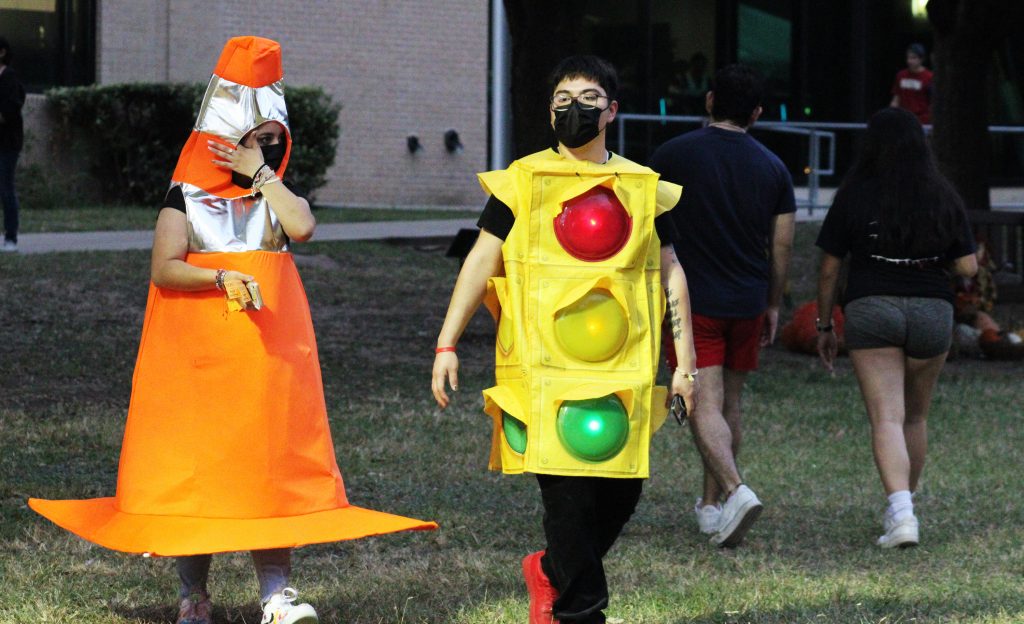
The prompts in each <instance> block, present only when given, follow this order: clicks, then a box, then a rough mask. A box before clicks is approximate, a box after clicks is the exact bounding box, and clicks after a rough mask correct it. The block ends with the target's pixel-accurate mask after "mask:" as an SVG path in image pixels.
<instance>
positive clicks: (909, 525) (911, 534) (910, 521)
mask: <svg viewBox="0 0 1024 624" xmlns="http://www.w3.org/2000/svg"><path fill="white" fill-rule="evenodd" d="M882 528H883V529H885V535H883V536H881V537H879V538H878V541H876V542H875V543H876V544H878V545H879V546H881V547H882V548H909V547H911V546H917V543H918V541H920V540H919V537H920V536H919V526H918V522H917V518H916V517H914V514H910V515H908V516H905V517H903V518H901V519H900V520H895V519H893V518H891V517H890V516H889V515H888V514H887V515H886V516H885V519H884V520H883V521H882Z"/></svg>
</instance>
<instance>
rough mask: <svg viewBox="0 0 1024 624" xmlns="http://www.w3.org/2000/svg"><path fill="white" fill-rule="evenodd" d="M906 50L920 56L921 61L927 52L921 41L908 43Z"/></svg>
mask: <svg viewBox="0 0 1024 624" xmlns="http://www.w3.org/2000/svg"><path fill="white" fill-rule="evenodd" d="M907 52H912V53H913V54H916V55H917V56H918V58H920V59H921V60H922V61H923V60H924V57H925V54H927V52H926V51H925V49H924V44H921V43H912V44H910V45H908V46H907Z"/></svg>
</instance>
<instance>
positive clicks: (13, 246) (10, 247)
mask: <svg viewBox="0 0 1024 624" xmlns="http://www.w3.org/2000/svg"><path fill="white" fill-rule="evenodd" d="M0 250H2V251H5V252H7V253H14V252H16V251H18V243H16V242H14V241H12V240H5V241H4V246H3V247H0Z"/></svg>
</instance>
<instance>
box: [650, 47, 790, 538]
mask: <svg viewBox="0 0 1024 624" xmlns="http://www.w3.org/2000/svg"><path fill="white" fill-rule="evenodd" d="M761 91H762V82H761V79H760V77H759V76H758V75H757V74H756V73H755V72H754V71H753V70H752V69H750V68H747V67H744V66H742V65H729V66H727V67H724V68H722V69H721V70H719V71H718V73H717V74H716V75H715V81H714V90H713V91H710V92H709V93H708V94H707V98H706V101H705V105H706V108H707V111H708V113H709V114H710V115H711V120H712V121H711V123H710V124H709V125H708V126H707V127H705V128H702V129H700V130H695V131H693V132H690V133H687V134H684V135H682V136H679V137H676V138H675V139H672V140H671V141H669V142H667V143H665V144H664V145H662V146H661V147H660V148H658V150H657V151H656V152H655V153H654V156H653V157H652V158H651V163H650V165H651V168H652V169H654V170H655V171H657V172H658V173H660V174H661V175H662V178H663V179H665V180H668V181H669V182H674V183H676V184H681V185H682V186H683V197H682V200H681V201H680V202H679V204H678V206H677V207H676V208H675V210H673V211H672V212H671V213H670V216H671V218H672V219H674V220H675V221H676V227H677V229H678V231H679V237H678V238H677V239H676V242H675V249H676V254H677V256H678V257H679V261H680V264H682V266H683V268H684V269H685V270H686V275H687V278H688V280H689V289H690V306H691V309H692V312H693V338H694V344H695V345H696V348H697V368H698V370H699V372H700V376H701V389H702V390H701V398H700V401H698V402H697V406H696V408H695V410H694V413H693V414H692V416H691V417H690V427H691V429H692V431H693V435H694V440H695V442H696V443H697V448H698V449H699V450H700V452H701V455H702V456H703V459H704V492H703V496H702V497H701V498H700V499H698V500H697V505H696V507H695V509H694V511H695V512H696V514H697V521H698V524H699V525H700V529H701V531H702V532H704V533H709V534H713V535H712V538H711V541H712V542H713V543H715V544H718V545H719V546H735V545H737V544H739V543H740V542H741V541H742V540H743V536H744V535H745V534H746V532H747V530H748V529H749V528H750V525H751V524H752V523H753V521H754V520H755V519H756V518H757V516H758V514H759V513H760V512H761V508H762V506H761V502H760V501H759V500H758V499H757V496H756V495H755V494H754V492H753V491H752V490H751V489H750V488H748V487H747V486H745V485H743V482H742V480H741V478H740V476H739V470H738V469H737V467H736V455H737V453H738V452H739V446H740V436H741V431H740V397H741V395H742V392H743V383H744V381H745V379H746V375H747V373H748V372H750V371H752V370H755V369H756V368H757V357H758V352H759V350H760V348H761V347H763V346H767V345H769V344H771V343H772V341H773V340H774V339H775V330H776V327H777V326H778V320H779V304H780V302H781V300H782V293H783V286H784V284H785V282H786V269H787V266H788V264H789V255H790V249H791V247H792V244H793V221H794V216H795V212H796V203H795V200H794V198H793V181H792V180H791V178H790V176H789V172H788V171H787V170H786V167H785V166H784V165H783V164H782V161H780V160H779V158H778V157H777V156H775V154H773V153H771V152H770V151H769V150H768V149H767V148H765V147H764V146H763V145H761V144H760V143H758V142H757V141H756V140H755V139H754V138H753V137H751V136H750V135H749V134H747V128H749V127H750V125H751V124H753V123H754V122H755V121H756V120H757V118H758V117H759V116H760V115H761ZM666 352H667V353H668V354H669V355H670V356H671V350H670V349H669V350H666ZM669 360H670V362H669V363H670V365H671V366H673V367H674V366H675V363H674V362H672V361H671V357H670V358H669ZM688 372H689V371H688ZM719 501H724V502H723V503H722V505H721V506H719Z"/></svg>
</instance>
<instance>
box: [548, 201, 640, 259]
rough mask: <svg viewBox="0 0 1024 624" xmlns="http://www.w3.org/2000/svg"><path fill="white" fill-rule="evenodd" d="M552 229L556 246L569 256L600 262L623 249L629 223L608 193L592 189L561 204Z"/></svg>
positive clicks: (623, 210) (628, 230)
mask: <svg viewBox="0 0 1024 624" xmlns="http://www.w3.org/2000/svg"><path fill="white" fill-rule="evenodd" d="M554 226H555V236H556V237H557V238H558V243H559V244H560V245H562V248H564V249H565V250H566V251H567V252H569V254H570V255H572V256H573V257H574V258H578V259H580V260H584V261H586V262H600V261H601V260H607V259H608V258H611V257H612V256H614V255H615V254H617V253H619V251H620V250H621V249H622V248H623V247H624V246H625V245H626V241H628V240H629V234H630V231H631V230H632V228H633V219H632V218H631V217H630V216H629V213H628V212H627V211H626V209H625V208H624V207H623V206H622V202H620V201H619V198H618V197H616V196H615V193H614V192H613V191H612V190H611V189H607V188H605V187H603V186H595V187H594V188H592V189H590V190H589V191H587V192H585V193H583V194H582V195H580V196H578V197H574V198H572V199H570V200H569V201H567V202H565V203H563V204H562V212H560V213H559V214H558V216H557V217H555V223H554Z"/></svg>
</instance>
